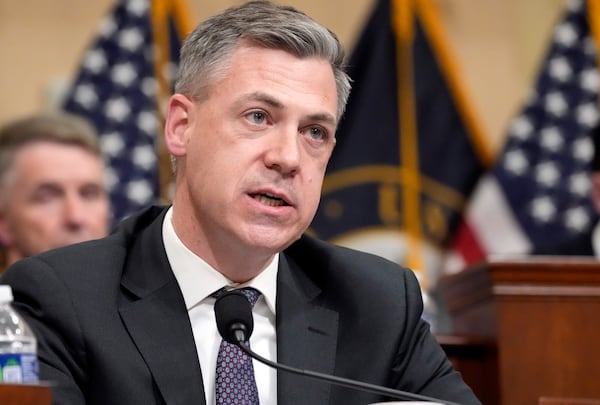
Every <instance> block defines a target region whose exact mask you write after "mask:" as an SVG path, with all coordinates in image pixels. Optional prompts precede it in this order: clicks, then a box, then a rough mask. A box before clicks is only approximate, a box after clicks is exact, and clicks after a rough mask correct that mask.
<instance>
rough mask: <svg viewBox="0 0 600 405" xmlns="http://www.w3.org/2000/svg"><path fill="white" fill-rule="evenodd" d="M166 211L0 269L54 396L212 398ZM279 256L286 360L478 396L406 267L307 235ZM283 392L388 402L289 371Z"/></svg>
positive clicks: (75, 400) (460, 396) (315, 400)
mask: <svg viewBox="0 0 600 405" xmlns="http://www.w3.org/2000/svg"><path fill="white" fill-rule="evenodd" d="M165 211H166V210H165V209H164V208H151V209H149V210H147V211H145V212H144V213H142V214H141V215H140V216H139V217H135V218H131V219H129V220H127V221H126V222H125V223H124V224H123V225H122V226H121V227H120V228H119V229H118V230H117V231H116V232H115V233H114V234H113V235H111V236H109V237H108V238H105V239H103V240H99V241H92V242H87V243H84V244H79V245H75V246H71V247H67V248H64V249H61V250H60V253H59V251H51V252H47V253H44V254H42V255H39V256H37V257H33V258H29V259H26V260H24V261H22V262H20V263H18V264H17V265H15V266H14V267H12V268H11V269H10V270H9V271H8V272H7V273H6V274H5V275H4V276H3V278H2V283H3V284H10V285H12V287H13V290H14V295H15V301H16V302H15V306H16V307H17V308H18V310H20V312H22V313H23V314H25V315H26V318H27V321H28V322H29V324H30V325H31V326H32V327H33V328H34V331H35V333H36V334H37V336H38V338H39V353H40V361H41V377H42V378H43V379H44V380H51V381H53V382H55V383H57V384H58V387H57V388H56V390H55V391H54V393H53V395H54V398H55V401H56V403H60V404H83V403H86V404H102V405H106V404H115V398H118V403H119V404H127V405H135V404H141V405H151V404H203V403H204V392H203V387H202V378H201V373H200V365H199V363H198V357H197V353H196V348H195V344H194V339H193V335H192V330H191V326H190V322H189V319H188V315H187V312H186V308H185V304H184V300H183V296H182V294H181V291H180V289H179V286H178V284H177V281H176V280H175V278H174V275H173V272H172V271H171V268H170V266H169V263H168V261H167V258H166V255H165V252H164V248H163V244H162V238H161V226H162V220H163V217H164V213H165ZM280 258H281V259H280V260H281V261H280V267H279V273H278V280H277V304H276V305H277V344H278V360H279V361H280V362H282V363H286V364H290V365H293V366H296V367H301V368H305V369H310V370H316V371H320V372H324V373H334V374H336V375H339V376H343V377H347V378H352V379H358V380H362V381H367V382H370V383H374V384H386V385H389V386H392V387H396V388H398V389H402V390H408V391H413V392H420V393H421V394H423V395H430V396H434V397H442V398H446V399H449V400H452V401H455V402H459V403H464V404H474V403H479V402H478V401H477V400H476V399H475V398H474V396H473V394H472V393H471V392H470V390H469V389H468V388H467V387H466V386H465V385H464V383H463V382H462V380H461V378H460V376H459V374H458V373H456V372H455V371H453V370H452V369H451V366H450V364H449V362H448V361H447V360H446V358H445V355H444V353H443V352H442V351H441V349H440V347H439V346H438V345H437V343H436V342H435V340H434V339H433V338H432V336H431V335H430V334H429V332H428V327H427V324H426V323H424V322H423V321H422V320H420V309H421V304H420V300H421V297H420V294H419V288H418V285H417V282H416V279H415V277H414V275H413V274H412V272H411V271H410V270H406V269H404V270H403V269H400V268H399V267H398V266H396V265H394V264H392V263H390V262H387V261H385V260H383V259H380V258H378V257H375V256H371V255H367V254H362V253H358V252H353V251H350V250H347V249H343V248H337V247H332V246H331V245H329V244H326V243H323V242H319V241H316V240H314V239H312V238H309V237H303V238H302V239H301V240H300V241H298V242H296V243H294V244H293V245H292V246H291V247H290V248H289V249H287V250H286V251H285V252H284V254H282V255H281V256H280ZM432 375H436V376H437V377H438V378H437V379H435V380H432V379H431V376H432ZM277 389H278V403H279V404H280V405H285V404H296V405H297V404H311V405H319V404H344V405H347V404H362V405H364V404H367V403H369V402H375V401H376V400H381V398H378V397H377V396H374V395H372V394H367V393H360V392H357V391H353V390H350V389H345V388H339V387H331V386H330V385H328V384H326V383H320V382H318V381H316V380H313V379H308V378H304V377H299V376H294V375H289V374H287V373H284V372H280V373H279V374H278V383H277Z"/></svg>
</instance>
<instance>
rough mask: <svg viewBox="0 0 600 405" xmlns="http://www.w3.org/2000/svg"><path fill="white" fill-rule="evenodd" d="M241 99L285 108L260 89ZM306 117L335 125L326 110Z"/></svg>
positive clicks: (332, 117) (333, 118)
mask: <svg viewBox="0 0 600 405" xmlns="http://www.w3.org/2000/svg"><path fill="white" fill-rule="evenodd" d="M242 100H243V101H248V100H253V101H261V102H263V103H266V104H268V105H270V106H272V107H274V108H277V109H281V110H283V109H285V106H284V105H283V104H282V103H281V102H280V101H279V100H277V99H276V98H274V97H272V96H270V95H269V94H267V93H263V92H260V91H255V92H253V93H250V94H247V95H245V96H243V97H242ZM307 118H308V119H309V120H310V121H317V122H325V123H327V124H330V125H333V126H334V127H335V126H337V120H336V118H335V117H334V116H333V115H331V114H329V113H326V112H323V113H316V114H310V115H308V116H307Z"/></svg>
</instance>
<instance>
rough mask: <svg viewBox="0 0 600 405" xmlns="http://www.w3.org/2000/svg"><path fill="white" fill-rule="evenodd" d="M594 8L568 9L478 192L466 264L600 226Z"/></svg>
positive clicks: (463, 247)
mask: <svg viewBox="0 0 600 405" xmlns="http://www.w3.org/2000/svg"><path fill="white" fill-rule="evenodd" d="M593 1H596V3H597V0H593ZM591 3H592V2H591V1H590V2H589V3H586V2H585V1H583V0H574V1H570V2H569V3H568V4H567V8H566V10H565V13H564V16H563V18H562V19H561V21H560V22H559V24H558V25H557V26H556V27H555V29H554V32H553V36H552V41H551V44H550V47H549V49H548V52H547V55H546V58H545V59H544V62H543V65H542V67H541V70H540V72H539V74H538V78H537V81H536V84H535V86H534V88H533V90H532V92H531V94H530V95H529V97H528V100H527V101H526V103H525V105H524V107H523V109H522V111H521V112H520V113H519V114H518V115H517V117H515V118H514V120H513V121H512V123H511V125H510V128H509V133H508V134H507V135H508V136H507V141H506V144H505V146H504V148H503V150H502V152H501V153H500V155H499V157H498V159H497V161H496V163H495V165H494V167H493V170H492V171H491V173H490V174H489V175H486V176H485V177H484V178H483V179H482V181H481V182H480V184H479V186H478V187H477V189H476V192H475V194H474V197H473V200H472V203H471V204H470V207H469V209H468V211H467V227H466V228H467V231H466V232H465V233H466V234H467V235H468V234H469V232H473V234H474V235H473V237H466V238H465V239H466V240H469V241H470V242H471V243H466V240H463V241H462V242H460V241H459V242H458V243H457V245H458V250H459V251H461V254H462V255H463V257H466V258H467V259H466V260H465V262H466V263H467V264H468V263H469V262H473V261H477V260H478V259H481V258H483V256H485V255H488V254H522V253H529V252H531V251H532V250H535V249H537V248H540V247H544V246H546V247H547V246H555V245H558V244H561V243H562V242H566V241H567V240H569V239H571V238H573V237H576V236H577V235H578V234H581V233H584V232H587V231H589V229H590V228H591V227H592V226H593V225H594V224H595V223H596V221H597V213H596V212H595V210H594V207H593V205H592V201H591V198H590V197H591V182H590V177H589V171H590V162H591V159H592V156H593V151H594V149H593V142H592V139H591V137H590V134H591V131H592V129H593V128H594V127H595V126H596V125H598V123H599V121H600V111H599V105H598V91H599V88H600V76H599V74H598V48H597V43H596V42H595V40H594V34H593V30H592V29H591V26H592V18H595V17H593V16H592V12H591V9H589V7H591ZM477 244H479V246H477ZM474 251H475V253H474ZM477 251H478V252H477Z"/></svg>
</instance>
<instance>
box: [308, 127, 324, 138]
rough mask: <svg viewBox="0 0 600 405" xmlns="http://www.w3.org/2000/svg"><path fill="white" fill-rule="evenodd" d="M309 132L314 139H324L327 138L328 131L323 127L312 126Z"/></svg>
mask: <svg viewBox="0 0 600 405" xmlns="http://www.w3.org/2000/svg"><path fill="white" fill-rule="evenodd" d="M308 134H309V135H310V137H311V138H312V139H315V140H323V139H326V138H327V131H325V130H324V129H323V128H321V127H312V128H310V129H309V131H308Z"/></svg>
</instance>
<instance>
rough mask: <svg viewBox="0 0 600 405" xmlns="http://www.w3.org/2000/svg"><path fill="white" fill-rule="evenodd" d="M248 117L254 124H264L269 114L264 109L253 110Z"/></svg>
mask: <svg viewBox="0 0 600 405" xmlns="http://www.w3.org/2000/svg"><path fill="white" fill-rule="evenodd" d="M247 117H248V119H249V120H250V121H252V123H254V124H262V123H264V122H265V120H266V119H267V114H265V113H264V112H262V111H252V112H251V113H249V114H248V115H247Z"/></svg>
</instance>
